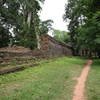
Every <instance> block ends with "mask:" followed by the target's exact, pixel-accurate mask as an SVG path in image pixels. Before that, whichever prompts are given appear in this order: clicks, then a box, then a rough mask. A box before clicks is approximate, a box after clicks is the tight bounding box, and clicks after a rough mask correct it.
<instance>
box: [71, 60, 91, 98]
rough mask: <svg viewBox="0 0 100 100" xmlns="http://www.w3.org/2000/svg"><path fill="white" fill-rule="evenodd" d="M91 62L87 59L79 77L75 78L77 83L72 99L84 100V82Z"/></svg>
mask: <svg viewBox="0 0 100 100" xmlns="http://www.w3.org/2000/svg"><path fill="white" fill-rule="evenodd" d="M91 64H92V60H88V61H87V63H86V64H85V66H84V68H83V70H82V72H81V75H80V77H79V78H78V79H77V84H76V86H75V89H74V96H73V99H72V100H85V95H84V94H85V83H86V80H87V76H88V73H89V71H90V68H91V67H90V66H91Z"/></svg>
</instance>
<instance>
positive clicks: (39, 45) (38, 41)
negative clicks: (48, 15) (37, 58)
mask: <svg viewBox="0 0 100 100" xmlns="http://www.w3.org/2000/svg"><path fill="white" fill-rule="evenodd" d="M36 38H37V48H38V49H41V44H40V41H41V40H40V36H39V34H36Z"/></svg>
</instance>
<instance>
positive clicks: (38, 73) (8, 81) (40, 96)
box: [0, 57, 100, 100]
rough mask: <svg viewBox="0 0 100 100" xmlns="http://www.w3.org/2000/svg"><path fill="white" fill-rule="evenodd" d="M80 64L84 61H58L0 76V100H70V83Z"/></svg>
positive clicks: (73, 59)
mask: <svg viewBox="0 0 100 100" xmlns="http://www.w3.org/2000/svg"><path fill="white" fill-rule="evenodd" d="M84 62H85V59H82V58H79V57H61V58H57V59H56V60H54V61H52V62H49V63H42V64H40V65H39V66H37V67H33V68H28V69H25V70H23V71H20V72H15V73H11V74H7V75H2V76H0V100H71V98H72V95H73V94H72V93H73V88H74V85H75V83H76V81H75V80H74V79H75V78H76V77H78V76H79V75H80V72H81V70H82V66H83V64H84ZM97 70H98V67H97ZM98 74H99V73H98ZM98 78H99V76H98ZM98 80H99V79H98ZM99 83H100V80H99ZM99 83H97V84H98V85H99ZM98 91H99V90H98ZM99 93H100V92H99ZM98 100H100V99H98Z"/></svg>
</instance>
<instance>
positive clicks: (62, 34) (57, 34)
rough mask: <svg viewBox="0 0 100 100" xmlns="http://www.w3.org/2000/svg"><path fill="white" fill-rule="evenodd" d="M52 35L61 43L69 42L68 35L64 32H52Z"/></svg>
mask: <svg viewBox="0 0 100 100" xmlns="http://www.w3.org/2000/svg"><path fill="white" fill-rule="evenodd" d="M53 35H54V38H55V39H56V40H59V41H61V42H67V43H68V42H69V34H68V33H67V32H66V31H61V30H56V29H54V30H53Z"/></svg>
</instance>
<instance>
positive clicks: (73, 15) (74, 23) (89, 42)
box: [64, 0, 100, 56]
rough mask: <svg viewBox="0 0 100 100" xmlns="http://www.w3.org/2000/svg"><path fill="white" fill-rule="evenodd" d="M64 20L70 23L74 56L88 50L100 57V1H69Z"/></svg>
mask: <svg viewBox="0 0 100 100" xmlns="http://www.w3.org/2000/svg"><path fill="white" fill-rule="evenodd" d="M64 20H65V21H68V20H69V21H70V23H69V31H70V39H71V43H72V46H73V51H74V54H76V55H77V54H78V53H79V50H80V49H81V50H82V49H83V50H88V51H89V52H90V53H98V56H100V1H99V0H68V4H66V7H65V14H64Z"/></svg>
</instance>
